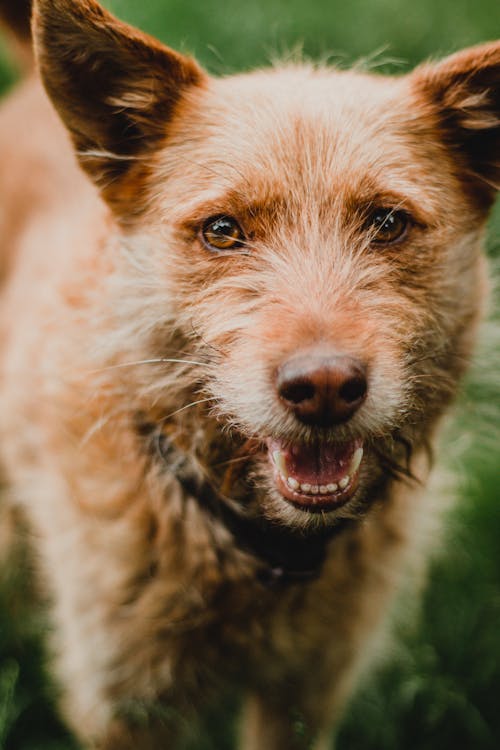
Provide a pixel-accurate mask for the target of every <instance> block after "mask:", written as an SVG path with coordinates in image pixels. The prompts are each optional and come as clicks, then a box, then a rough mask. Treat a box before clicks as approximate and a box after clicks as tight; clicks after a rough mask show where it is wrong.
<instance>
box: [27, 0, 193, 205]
mask: <svg viewBox="0 0 500 750" xmlns="http://www.w3.org/2000/svg"><path fill="white" fill-rule="evenodd" d="M33 36H34V41H35V50H36V55H37V59H38V65H39V69H40V73H41V76H42V80H43V83H44V85H45V88H46V90H47V92H48V94H49V96H50V98H51V99H52V102H53V104H54V106H55V108H56V109H57V111H58V112H59V115H60V116H61V118H62V120H63V122H64V123H65V125H66V127H67V128H68V130H69V132H70V134H71V137H72V140H73V142H74V145H75V147H76V151H77V155H78V157H79V160H80V163H81V165H82V167H83V168H84V169H85V170H86V171H87V172H88V173H89V174H90V176H91V177H92V179H93V180H94V181H95V182H96V183H97V184H98V185H99V187H100V188H101V191H102V192H103V194H104V197H105V198H106V199H107V200H108V201H109V202H110V203H111V204H112V203H113V185H114V184H115V183H116V182H117V181H119V178H120V177H121V176H122V175H123V174H125V173H126V172H127V171H128V170H129V168H130V166H131V164H133V163H134V161H135V160H137V158H138V157H141V156H144V155H147V154H148V153H151V151H152V150H153V149H154V147H155V146H156V145H157V144H158V142H161V141H162V140H163V139H164V138H165V137H166V134H167V129H168V123H169V119H170V118H171V116H172V113H173V111H174V108H175V107H176V105H177V103H178V102H179V100H180V99H181V97H182V95H183V94H184V92H186V91H187V90H188V89H189V88H191V87H193V86H201V85H203V82H204V81H205V79H206V75H205V73H204V72H203V71H202V70H201V68H200V67H199V66H198V65H197V63H196V62H195V61H194V60H192V59H191V58H189V57H185V56H183V55H181V54H179V53H177V52H174V51H173V50H171V49H169V48H168V47H165V46H163V45H162V44H160V42H158V41H156V40H155V39H153V38H152V37H150V36H148V35H147V34H143V33H142V32H140V31H138V30H137V29H134V28H132V27H130V26H128V25H127V24H125V23H122V22H120V21H118V20H117V19H116V18H114V16H112V15H111V14H110V13H108V12H107V11H105V10H104V9H103V8H102V7H101V6H100V5H99V4H98V3H97V2H95V0H35V3H34V14H33Z"/></svg>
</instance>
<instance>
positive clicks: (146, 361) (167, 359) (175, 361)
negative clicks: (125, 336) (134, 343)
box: [89, 357, 207, 374]
mask: <svg viewBox="0 0 500 750" xmlns="http://www.w3.org/2000/svg"><path fill="white" fill-rule="evenodd" d="M163 363H172V364H180V365H198V366H199V367H204V366H205V365H206V364H207V363H206V362H198V361H197V360H194V359H175V358H172V357H158V358H155V359H137V360H135V361H134V362H121V363H120V364H118V365H108V366H107V367H100V368H99V369H97V370H90V371H89V372H90V374H94V373H97V372H106V371H107V370H119V369H120V368H122V367H135V366H136V365H153V364H163Z"/></svg>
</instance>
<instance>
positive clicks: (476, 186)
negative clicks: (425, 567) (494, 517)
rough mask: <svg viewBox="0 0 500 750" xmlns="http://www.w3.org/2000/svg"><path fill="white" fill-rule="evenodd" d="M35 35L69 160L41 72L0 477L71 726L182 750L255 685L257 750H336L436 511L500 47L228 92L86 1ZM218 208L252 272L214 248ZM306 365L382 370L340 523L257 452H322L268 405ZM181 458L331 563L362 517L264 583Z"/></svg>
mask: <svg viewBox="0 0 500 750" xmlns="http://www.w3.org/2000/svg"><path fill="white" fill-rule="evenodd" d="M35 39H36V49H37V56H38V65H39V70H40V71H41V74H42V77H43V80H44V83H45V86H46V88H47V90H48V91H49V93H50V96H51V98H52V101H53V104H54V105H55V108H56V109H57V110H58V112H59V114H60V115H61V117H62V119H63V121H64V122H65V125H66V127H67V129H68V131H69V133H70V137H68V135H67V131H66V130H65V129H64V127H63V125H62V124H60V122H59V120H58V118H57V117H56V115H55V114H54V111H53V109H52V107H51V105H49V103H48V100H47V98H46V95H45V93H44V91H43V90H42V86H41V85H40V82H39V81H38V79H37V77H34V78H33V79H32V80H29V81H26V82H25V83H24V84H23V86H22V87H21V88H19V89H18V90H17V91H16V92H15V93H14V94H13V95H12V96H11V97H10V99H8V100H7V101H6V102H5V103H4V105H3V108H2V111H1V114H0V144H1V150H2V163H1V166H0V190H1V192H2V196H3V198H2V204H1V206H0V234H1V237H2V261H1V263H2V274H1V278H2V285H3V288H2V296H1V299H0V306H1V322H0V326H1V328H0V343H1V358H0V378H1V379H0V386H1V387H0V411H1V413H2V423H1V427H0V432H1V460H2V464H3V467H4V470H5V473H6V476H7V478H8V480H9V482H10V484H11V487H12V490H11V495H12V496H13V498H14V500H15V502H17V503H18V504H19V505H20V506H21V507H22V508H23V509H24V512H25V514H26V515H27V517H28V519H29V521H30V523H31V525H32V528H33V530H34V532H35V534H36V538H37V549H38V554H39V558H40V563H41V566H42V569H43V573H44V576H45V580H46V583H47V587H48V590H49V592H50V593H51V597H52V600H53V609H52V612H53V622H54V627H55V635H54V649H55V651H56V657H55V662H56V668H57V671H58V675H59V678H60V680H61V684H62V685H63V688H64V692H63V699H62V705H63V710H64V713H65V716H66V719H67V721H68V723H69V724H70V725H71V726H72V727H73V729H74V730H75V731H76V732H77V734H78V735H79V737H80V738H82V739H83V740H84V741H85V742H87V743H88V745H89V746H93V747H96V748H100V749H101V750H102V749H104V748H106V749H107V750H118V749H121V748H141V750H142V749H143V748H160V747H162V748H166V747H174V746H175V741H176V738H177V737H178V734H179V731H180V728H181V727H182V717H184V718H185V717H186V716H187V717H189V715H190V712H191V710H192V707H193V706H195V707H196V709H197V710H201V709H203V707H204V706H205V704H207V703H208V702H209V701H210V700H214V699H215V698H216V696H217V694H218V690H219V689H220V688H223V687H224V686H226V685H227V684H228V683H230V681H234V682H235V683H236V684H238V685H239V686H242V687H243V688H244V690H245V691H246V692H247V694H248V696H249V699H248V703H247V708H246V710H245V720H244V725H243V731H242V744H241V747H242V748H244V750H263V749H264V748H265V749H266V750H288V749H289V748H294V747H297V748H300V747H306V746H309V743H312V742H315V743H316V744H315V745H314V747H317V748H326V747H327V746H328V737H329V735H330V732H331V726H332V724H334V723H335V721H336V720H337V718H338V716H339V715H340V713H341V711H342V708H343V706H344V704H345V701H346V700H347V698H348V696H349V694H350V692H351V690H352V688H353V685H354V682H355V678H356V676H357V675H358V673H359V672H360V670H361V668H362V667H363V666H364V665H365V663H366V662H367V661H368V659H369V656H370V653H371V648H370V646H371V645H373V644H374V643H375V641H376V639H377V637H378V634H379V633H380V631H381V628H382V626H383V624H384V622H385V620H386V616H387V612H388V611H389V610H390V605H391V602H392V600H393V597H394V595H395V593H396V591H397V590H398V589H399V587H400V584H401V582H402V580H403V579H404V576H405V571H406V570H407V566H408V564H409V562H410V561H411V560H412V559H413V557H414V556H415V553H416V552H417V551H418V550H420V549H421V548H422V546H425V545H423V541H424V538H425V537H426V535H427V529H428V527H429V523H430V522H431V520H432V518H433V517H434V516H435V515H436V513H438V511H439V506H440V498H439V497H436V496H434V495H433V494H432V493H429V492H428V493H425V492H424V490H423V489H422V488H421V487H420V486H419V485H418V484H417V483H416V482H414V481H412V480H410V479H408V478H403V479H398V478H397V476H396V477H395V476H394V475H393V473H391V472H390V471H389V467H390V466H391V465H392V466H394V465H396V466H398V467H401V466H402V464H403V462H404V450H403V448H402V445H403V443H404V444H406V445H411V447H412V453H413V456H412V462H411V470H412V473H413V475H415V476H416V477H418V478H419V479H420V480H422V481H423V482H425V480H426V477H427V475H428V472H429V460H428V451H429V446H431V445H432V443H433V442H434V439H435V433H436V429H437V426H438V423H439V418H440V417H441V415H442V414H443V413H444V411H445V410H446V407H447V406H448V404H449V403H450V401H451V400H452V398H453V396H454V394H455V392H456V389H457V386H458V383H459V380H460V377H461V375H462V374H463V372H464V371H465V370H466V368H467V365H468V362H469V359H470V355H471V351H472V347H473V342H474V338H475V331H476V326H477V322H478V320H479V317H480V314H481V305H482V299H483V298H484V295H485V281H484V268H483V261H482V256H481V252H480V251H481V244H482V239H483V232H484V226H485V222H486V218H487V213H488V209H489V207H490V205H491V202H492V200H493V195H494V181H495V179H497V176H498V173H497V171H496V170H498V166H497V165H495V160H496V152H495V151H493V152H491V149H492V148H495V149H496V148H497V147H498V116H499V114H498V79H499V74H498V71H499V65H500V46H499V45H498V44H496V43H492V44H490V45H485V46H483V47H480V48H477V49H475V50H469V51H466V52H464V53H459V54H458V55H456V56H454V57H452V58H450V59H449V60H448V61H444V62H442V63H440V64H437V65H436V66H431V65H427V66H422V67H421V68H419V69H417V70H416V71H415V72H414V73H413V74H410V75H408V76H403V77H400V78H387V77H383V76H377V75H372V74H370V75H367V74H362V73H356V72H339V71H336V70H331V69H328V68H319V69H316V68H314V67H312V66H309V65H300V66H291V67H290V66H287V67H284V68H277V69H274V70H270V71H262V72H255V73H251V74H244V75H239V76H233V77H229V78H223V79H217V80H216V79H212V78H210V77H208V76H207V75H206V74H205V73H204V72H202V71H201V70H200V69H199V68H198V66H197V65H196V64H195V63H194V62H193V61H191V60H189V59H187V58H183V57H181V56H180V55H178V54H177V53H174V52H172V51H170V50H168V49H166V48H163V47H162V46H161V45H159V43H157V42H155V41H153V40H151V39H150V38H148V37H146V36H145V35H142V34H141V33H140V32H137V31H136V30H131V29H130V28H129V27H127V26H125V25H124V24H120V23H119V22H117V21H116V20H115V19H113V18H112V17H111V16H109V15H108V14H107V13H106V12H104V11H102V10H101V9H100V8H99V7H98V6H97V4H96V3H95V2H93V0H92V1H91V0H79V2H76V1H74V2H69V0H39V2H36V3H35ZM134 61H135V62H134ZM495 92H496V93H495ZM495 97H496V98H495ZM466 109H467V111H468V116H467V117H466V118H464V112H465V110H466ZM478 133H479V136H478ZM479 137H480V138H482V139H483V140H482V141H481V143H484V142H485V141H484V139H486V141H487V143H488V144H489V149H490V151H489V152H488V151H485V149H484V148H483V147H482V146H481V143H480V142H479V141H478V138H479ZM71 141H72V142H71ZM73 147H76V150H77V155H78V158H79V160H80V164H81V165H82V166H83V168H84V170H85V172H86V174H84V172H83V171H82V170H80V169H79V167H78V166H77V163H76V160H75V158H74V155H73ZM89 176H90V178H91V180H89V179H88V177H89ZM92 181H93V182H94V183H95V185H96V186H97V187H95V186H94V185H93V184H92ZM103 198H104V200H103ZM377 206H389V207H393V208H395V209H397V208H400V207H403V208H404V209H405V210H406V211H407V212H408V213H409V214H411V215H412V217H413V218H414V222H413V224H412V226H411V227H410V230H409V233H408V236H407V238H406V239H404V240H403V241H402V242H399V243H397V244H395V245H393V246H390V245H389V246H387V247H375V246H373V245H371V244H370V237H369V233H368V232H367V230H366V228H365V224H364V220H363V216H365V215H366V211H367V210H368V209H369V208H370V207H377ZM219 214H225V215H231V216H235V217H238V220H239V221H240V223H241V224H242V225H244V226H245V229H246V233H247V237H248V238H250V239H249V247H248V252H246V253H241V252H239V253H236V252H234V253H229V254H227V255H218V254H214V253H212V252H210V251H209V250H208V249H207V248H206V247H204V246H203V245H202V243H201V242H200V239H199V230H200V226H201V225H202V224H203V222H204V221H205V220H206V219H207V218H208V217H210V216H214V215H219ZM311 346H315V347H320V348H322V350H323V349H324V350H328V351H330V350H335V351H337V350H338V351H342V352H347V353H349V354H350V355H352V356H355V357H358V358H361V359H362V360H363V361H364V362H366V363H367V365H368V368H369V390H368V396H367V399H366V402H365V403H364V404H363V406H362V408H361V409H360V410H359V411H358V412H356V414H355V415H354V416H353V417H352V419H351V420H349V421H348V422H347V423H345V424H342V425H339V426H337V427H335V428H334V429H333V430H332V431H331V433H329V439H335V440H340V441H343V440H349V439H351V438H352V437H353V436H362V437H364V438H365V441H366V452H365V458H364V460H363V464H362V471H361V475H360V488H359V491H358V492H357V493H356V495H355V496H354V498H353V500H352V501H350V502H349V503H347V504H346V505H345V506H343V508H341V509H340V510H339V511H338V512H333V513H329V514H326V517H324V516H323V515H322V514H309V513H306V512H305V511H303V510H300V509H298V508H296V507H294V506H292V505H290V504H289V503H288V502H286V501H285V500H284V499H283V497H281V495H280V494H279V493H278V492H277V491H276V489H275V487H274V485H273V481H272V477H271V473H270V468H269V463H268V460H267V457H266V455H265V448H264V440H265V439H266V438H267V437H269V436H271V435H276V434H278V435H280V436H281V437H287V438H288V439H289V440H295V441H296V440H302V441H308V440H311V439H312V437H313V436H314V428H311V427H307V426H304V425H299V424H298V423H297V421H296V420H295V418H294V417H293V416H292V415H291V414H289V413H287V412H286V411H285V409H284V408H283V406H282V404H280V402H279V400H278V398H277V396H276V392H275V388H274V385H273V373H275V371H276V369H277V368H279V366H280V365H281V363H283V362H284V361H285V360H286V359H287V358H289V357H290V356H292V355H293V354H294V353H295V352H296V351H301V350H304V348H307V347H311ZM193 402H196V403H194V405H193V406H191V407H189V408H188V405H189V404H191V403H193ZM141 425H142V426H141ZM144 425H147V426H149V427H148V429H150V431H151V432H152V434H153V435H155V436H156V438H157V440H156V442H155V441H151V440H150V438H149V437H148V436H147V430H146V429H145V428H144ZM162 435H164V436H168V439H169V440H170V441H171V442H172V444H173V445H174V446H175V449H176V451H177V452H178V455H179V456H182V459H183V460H184V461H186V462H187V464H188V465H189V467H190V472H191V474H192V475H193V476H194V477H197V478H199V479H201V478H203V477H208V479H209V480H210V482H211V484H212V485H213V486H214V487H215V488H218V489H219V490H220V488H223V492H224V495H225V496H228V495H229V497H226V498H225V499H222V498H219V500H220V502H228V503H230V504H231V507H234V508H237V509H238V508H239V509H240V511H239V512H241V513H244V514H246V515H248V516H249V517H252V518H253V517H258V518H263V519H265V521H264V522H265V523H267V524H269V525H271V526H276V525H278V526H281V527H282V528H283V529H285V533H287V532H286V529H288V530H291V531H293V529H297V528H301V529H303V531H304V532H305V533H306V534H310V535H311V545H313V544H315V543H316V541H315V539H316V537H315V536H314V530H315V529H316V528H317V527H318V526H328V525H329V524H331V525H333V526H335V525H338V524H340V523H341V521H342V519H343V518H347V519H350V520H351V521H352V523H351V524H350V525H349V526H347V527H346V528H345V529H344V530H341V531H340V532H339V534H338V535H337V536H335V537H334V538H333V539H332V541H331V542H330V543H329V545H328V550H327V557H326V560H325V562H324V564H323V566H322V568H321V571H320V572H319V575H318V576H317V577H316V578H315V580H312V581H309V582H307V583H299V582H291V583H288V584H287V585H282V586H278V587H277V588H272V587H270V586H269V585H267V584H266V583H265V582H262V580H261V577H260V576H259V573H260V572H261V569H262V567H263V563H262V560H260V559H259V557H258V556H256V555H254V554H253V553H252V552H251V551H249V550H247V549H245V548H244V546H243V547H242V546H241V544H239V541H238V538H235V536H234V535H233V533H232V532H231V530H230V529H229V528H227V526H226V525H225V524H224V522H223V521H222V520H218V519H217V518H216V517H214V515H213V514H210V513H208V512H207V511H206V509H204V507H203V504H202V503H201V502H200V500H199V498H198V500H197V499H196V498H194V497H192V496H190V495H189V493H187V492H186V490H185V487H184V486H183V485H182V484H181V483H179V480H178V478H177V474H176V469H175V466H174V467H170V468H169V466H168V465H167V464H166V463H165V461H164V458H163V457H162V454H161V450H160V451H158V450H156V449H155V446H156V447H157V448H159V446H161V437H162ZM402 441H403V442H402ZM233 459H234V461H235V463H233V464H231V463H227V462H230V461H232V460H233ZM228 467H229V468H228ZM396 473H397V472H396ZM297 716H300V717H301V718H302V720H303V722H304V726H305V734H304V736H302V735H298V734H296V733H295V731H294V726H295V723H296V718H297ZM179 719H180V720H179Z"/></svg>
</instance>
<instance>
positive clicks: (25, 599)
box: [0, 0, 500, 750]
mask: <svg viewBox="0 0 500 750" xmlns="http://www.w3.org/2000/svg"><path fill="white" fill-rule="evenodd" d="M106 5H108V7H110V8H112V9H113V10H114V11H116V13H117V14H119V15H121V16H122V17H123V18H125V19H126V20H129V21H130V22H133V23H136V24H138V25H140V26H142V28H144V29H146V30H148V31H149V32H151V33H153V34H155V35H157V36H159V37H160V38H162V39H163V40H164V41H166V42H167V43H169V44H171V45H172V46H174V47H178V48H181V49H184V50H188V51H191V52H193V53H195V54H196V55H197V57H198V58H199V59H200V60H201V61H202V62H203V64H204V65H206V66H207V67H208V68H209V69H210V70H211V71H212V72H216V73H226V72H231V71H233V70H240V69H244V68H247V67H250V66H254V65H262V64H265V63H267V62H268V61H269V60H271V59H274V58H275V57H276V56H283V55H284V54H285V53H286V52H287V51H289V50H291V49H293V48H296V47H297V46H301V47H302V48H303V50H304V52H305V53H306V54H307V55H310V56H312V57H315V58H318V57H321V58H325V57H329V58H331V59H333V60H338V61H342V62H349V61H352V60H355V59H357V58H359V57H371V56H372V55H374V53H376V54H375V57H376V59H377V60H378V61H380V62H381V63H382V64H384V65H385V67H387V65H388V61H389V60H391V59H393V60H395V61H398V62H394V63H393V64H392V67H393V69H394V70H401V69H403V70H404V69H405V68H406V67H407V66H408V65H410V64H414V63H416V62H418V61H419V60H421V59H423V58H425V57H428V56H434V55H437V54H441V53H447V52H450V51H453V50H455V49H458V48H460V47H462V46H465V45H469V44H475V43H477V42H480V41H484V40H487V39H489V38H492V37H495V36H496V35H498V30H499V29H500V4H499V3H498V0H476V2H475V3H472V2H471V0H441V1H439V0H419V2H415V0H400V1H399V2H398V1H397V0H351V2H349V3H347V2H345V1H342V2H341V1H340V0H328V1H327V0H308V2H304V0H266V1H265V2H263V1H262V0H260V1H259V2H252V3H249V2H248V1H247V2H243V0H233V2H231V3H223V2H222V1H221V0H218V1H217V2H214V0H205V2H200V0H148V1H147V2H141V3H138V2H133V1H132V0H110V2H109V3H106ZM13 79H14V73H13V70H12V68H11V66H10V65H9V63H8V57H7V54H6V52H5V49H3V48H2V46H1V45H0V89H2V88H6V87H7V86H8V85H9V84H10V83H12V81H13ZM499 229H500V206H499V205H497V209H496V212H495V216H494V217H493V220H492V222H491V225H490V235H491V237H493V238H495V237H498V233H499ZM494 244H495V243H492V242H490V246H491V250H492V252H494V248H493V245H494ZM494 254H496V255H498V245H497V252H496V253H494ZM473 397H474V398H477V399H479V400H480V401H482V402H483V409H486V410H487V409H488V407H489V406H491V411H492V415H493V419H492V418H491V415H490V420H489V423H494V421H495V419H494V415H495V411H494V408H495V405H494V403H493V399H494V395H493V396H492V395H491V394H485V393H484V392H481V393H479V394H477V392H476V393H475V394H474V396H473ZM497 398H498V393H497ZM473 411H474V410H473ZM492 429H495V428H494V427H493V428H492ZM497 429H498V425H497ZM490 437H491V436H490ZM497 437H498V433H497ZM487 444H488V446H489V447H488V449H487V450H486V449H485V450H484V451H482V450H481V449H480V446H477V445H476V446H474V447H473V448H472V449H471V450H469V451H468V453H467V455H466V456H465V458H464V459H463V461H464V464H465V466H464V472H463V473H464V476H466V477H467V481H466V482H465V481H464V484H463V488H462V495H463V499H462V503H461V504H460V506H459V508H458V509H457V510H456V511H454V513H453V515H452V517H451V519H450V524H449V530H448V537H447V545H446V552H444V553H443V554H442V555H441V556H440V559H439V560H437V561H436V562H435V563H434V564H433V566H432V568H431V574H430V584H429V586H428V588H427V591H426V593H425V596H424V599H423V604H422V608H421V613H420V615H419V616H415V615H413V616H412V617H411V618H408V620H407V621H406V622H405V620H404V618H403V620H402V623H401V625H400V626H399V631H400V632H399V635H400V638H399V639H398V641H397V645H396V646H394V648H393V650H392V653H391V658H390V659H389V661H388V662H387V663H386V665H385V666H384V667H382V668H381V669H379V670H378V671H377V672H376V673H375V674H374V675H373V676H372V677H371V678H370V679H369V680H368V682H365V683H364V685H363V687H362V689H361V690H360V691H359V692H358V694H357V696H356V698H355V700H354V702H353V704H352V706H351V708H350V710H349V713H348V715H347V717H346V719H345V721H344V723H343V725H342V728H341V731H340V736H339V741H338V748H339V750H347V749H349V750H352V749H354V748H355V749H356V750H402V748H405V750H448V749H451V748H457V747H460V748H461V749H462V750H469V749H470V750H490V749H491V750H493V749H494V748H498V747H500V711H499V710H498V700H499V697H500V544H499V540H500V503H499V502H498V489H497V487H498V478H499V472H498V464H499V458H500V454H499V451H498V446H497V445H495V441H494V440H490V441H489V442H488V443H487ZM26 566H27V564H26V561H24V560H22V559H20V560H19V565H18V566H17V568H16V570H15V572H14V573H11V574H10V575H9V576H8V577H7V576H6V575H4V576H3V578H1V579H0V750H75V748H76V745H75V743H74V742H73V741H72V740H71V738H70V737H69V735H68V733H67V732H66V730H65V729H64V727H63V726H62V725H61V723H60V722H59V721H58V719H57V716H56V713H55V710H54V687H53V685H52V684H51V682H50V679H49V678H48V675H47V670H46V669H45V664H46V655H45V652H44V646H43V639H42V638H41V637H40V636H41V634H42V633H43V632H45V631H46V623H45V621H44V620H43V618H42V616H41V615H40V614H39V613H38V611H37V610H36V608H35V609H33V608H32V607H31V600H32V597H33V593H32V591H31V589H30V586H29V582H28V581H29V576H27V575H26V571H25V569H26ZM228 705H229V706H231V708H234V701H233V700H229V702H228ZM230 716H231V713H230V711H229V709H226V710H225V711H223V712H222V714H218V715H214V716H211V717H209V719H208V724H209V727H210V735H211V739H210V740H209V739H207V738H206V737H204V738H203V739H202V738H201V737H197V738H196V739H194V740H192V741H191V743H190V744H189V750H230V749H231V748H232V747H233V723H232V720H231V718H230ZM138 750H140V748H138ZM263 750H265V748H263Z"/></svg>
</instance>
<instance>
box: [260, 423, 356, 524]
mask: <svg viewBox="0 0 500 750" xmlns="http://www.w3.org/2000/svg"><path fill="white" fill-rule="evenodd" d="M267 447H268V451H269V459H270V461H271V465H272V468H273V474H274V480H275V482H276V488H277V490H278V492H279V493H280V494H281V495H282V496H283V497H284V498H285V500H288V502H290V503H292V504H293V505H295V506H297V507H299V508H300V509H301V510H307V511H331V510H335V509H337V508H339V507H340V506H342V505H344V504H345V503H346V502H347V501H348V500H350V499H351V497H352V496H353V495H354V493H355V491H356V489H357V486H358V479H359V468H360V466H361V462H362V460H363V443H362V440H359V439H358V440H352V441H350V442H347V443H327V442H317V443H313V444H311V445H305V444H301V443H286V442H284V441H281V440H278V439H274V438H270V439H269V440H268V441H267Z"/></svg>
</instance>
